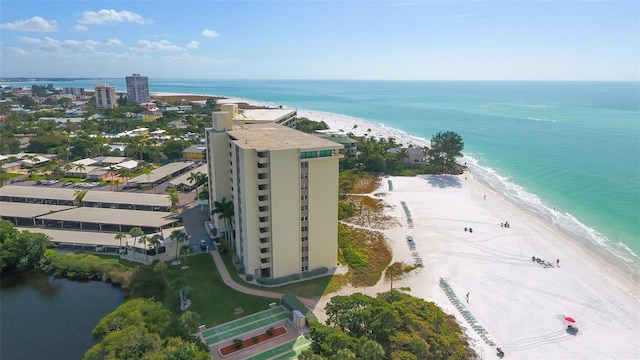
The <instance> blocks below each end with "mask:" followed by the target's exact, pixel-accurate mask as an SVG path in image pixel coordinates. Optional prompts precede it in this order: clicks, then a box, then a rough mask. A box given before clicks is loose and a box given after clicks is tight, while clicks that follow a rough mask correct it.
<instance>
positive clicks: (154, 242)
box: [149, 234, 162, 255]
mask: <svg viewBox="0 0 640 360" xmlns="http://www.w3.org/2000/svg"><path fill="white" fill-rule="evenodd" d="M149 244H151V246H152V247H153V250H155V251H156V255H158V251H160V246H161V245H162V235H160V234H155V235H153V236H152V237H151V239H149Z"/></svg>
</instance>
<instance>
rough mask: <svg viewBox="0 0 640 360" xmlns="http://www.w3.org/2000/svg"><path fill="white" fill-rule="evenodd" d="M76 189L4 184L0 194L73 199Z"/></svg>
mask: <svg viewBox="0 0 640 360" xmlns="http://www.w3.org/2000/svg"><path fill="white" fill-rule="evenodd" d="M75 192H76V190H74V189H60V188H50V187H41V186H21V185H6V186H3V187H1V188H0V196H13V197H23V198H32V199H51V200H71V201H73V200H75V198H76V196H75Z"/></svg>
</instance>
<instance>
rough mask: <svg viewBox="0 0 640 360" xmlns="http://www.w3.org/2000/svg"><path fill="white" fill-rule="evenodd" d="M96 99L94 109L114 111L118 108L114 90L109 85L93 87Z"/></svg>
mask: <svg viewBox="0 0 640 360" xmlns="http://www.w3.org/2000/svg"><path fill="white" fill-rule="evenodd" d="M93 89H94V97H95V99H96V109H115V108H116V107H118V97H117V96H116V88H115V87H114V86H109V84H95V85H94V86H93Z"/></svg>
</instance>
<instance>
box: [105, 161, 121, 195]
mask: <svg viewBox="0 0 640 360" xmlns="http://www.w3.org/2000/svg"><path fill="white" fill-rule="evenodd" d="M107 172H108V173H109V174H111V183H113V176H114V175H115V174H117V173H118V168H116V167H115V166H109V167H108V168H107ZM118 183H119V182H118ZM118 183H116V191H117V190H118Z"/></svg>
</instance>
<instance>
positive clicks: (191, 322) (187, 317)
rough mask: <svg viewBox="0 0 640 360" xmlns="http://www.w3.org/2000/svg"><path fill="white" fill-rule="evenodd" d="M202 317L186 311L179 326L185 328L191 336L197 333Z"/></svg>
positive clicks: (179, 319) (180, 319)
mask: <svg viewBox="0 0 640 360" xmlns="http://www.w3.org/2000/svg"><path fill="white" fill-rule="evenodd" d="M200 321H201V320H200V315H198V313H195V312H193V311H189V310H187V311H185V312H184V313H183V314H182V315H180V317H179V318H178V324H180V326H182V327H183V328H184V330H185V331H186V332H187V333H188V334H190V333H191V332H192V331H195V330H196V329H197V328H198V326H199V325H200Z"/></svg>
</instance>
